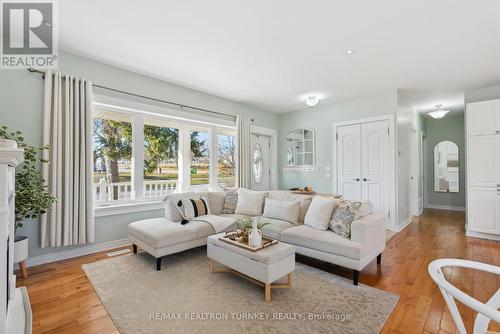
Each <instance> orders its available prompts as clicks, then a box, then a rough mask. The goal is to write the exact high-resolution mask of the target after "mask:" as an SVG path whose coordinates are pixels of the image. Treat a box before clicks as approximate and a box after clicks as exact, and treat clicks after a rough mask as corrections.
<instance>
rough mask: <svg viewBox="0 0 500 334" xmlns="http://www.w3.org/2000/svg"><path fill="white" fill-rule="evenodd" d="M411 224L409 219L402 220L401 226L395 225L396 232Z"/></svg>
mask: <svg viewBox="0 0 500 334" xmlns="http://www.w3.org/2000/svg"><path fill="white" fill-rule="evenodd" d="M410 223H411V218H408V219H406V220H404V221H403V222H402V223H401V224H398V225H396V229H397V232H401V231H402V230H404V228H405V227H406V226H408V225H410Z"/></svg>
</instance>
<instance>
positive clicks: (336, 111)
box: [278, 91, 396, 193]
mask: <svg viewBox="0 0 500 334" xmlns="http://www.w3.org/2000/svg"><path fill="white" fill-rule="evenodd" d="M395 111H396V92H395V91H393V92H383V93H379V94H374V95H369V96H364V97H359V98H356V99H352V100H347V101H341V102H338V103H334V104H327V105H322V104H321V103H320V104H319V105H318V106H317V107H315V108H313V109H310V108H307V109H303V110H300V111H294V112H289V113H285V114H280V115H279V131H278V168H279V171H278V175H279V176H280V177H279V188H280V189H289V188H292V187H298V186H306V185H309V186H312V187H313V189H314V190H315V191H317V192H321V193H331V192H332V178H331V176H330V177H327V175H326V173H330V174H331V171H330V172H327V171H326V170H325V168H330V169H331V167H332V144H333V137H332V136H333V135H332V129H333V123H335V122H341V121H346V120H352V119H358V118H365V117H373V116H380V115H388V114H394V113H395ZM300 127H308V128H311V129H313V130H315V131H316V165H317V167H319V172H290V171H288V172H284V171H282V170H281V169H282V168H283V166H284V162H285V137H286V134H287V133H288V132H289V131H291V130H292V129H294V128H300Z"/></svg>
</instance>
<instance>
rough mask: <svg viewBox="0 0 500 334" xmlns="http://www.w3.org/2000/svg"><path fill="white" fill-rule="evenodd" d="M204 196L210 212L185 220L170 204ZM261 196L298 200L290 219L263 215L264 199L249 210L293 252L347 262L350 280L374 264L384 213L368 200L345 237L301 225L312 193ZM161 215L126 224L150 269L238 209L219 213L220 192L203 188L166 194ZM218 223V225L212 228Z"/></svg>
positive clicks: (230, 221)
mask: <svg viewBox="0 0 500 334" xmlns="http://www.w3.org/2000/svg"><path fill="white" fill-rule="evenodd" d="M203 197H205V198H207V199H208V203H209V207H210V213H211V214H210V215H205V216H201V217H197V218H194V219H191V220H190V221H189V222H188V223H186V224H184V225H183V224H180V223H179V222H181V221H182V220H183V217H182V216H181V214H180V212H179V210H178V209H177V207H176V205H177V203H178V202H179V200H181V199H183V198H190V199H196V198H203ZM265 197H267V198H269V199H273V200H278V201H284V202H285V201H288V202H299V203H300V209H299V215H298V219H297V221H295V222H290V221H286V220H280V219H273V218H268V217H263V216H262V214H263V213H264V212H265V211H266V210H264V209H265V207H264V205H265V203H266V202H265V201H264V203H262V205H261V206H262V207H261V208H258V209H257V210H255V212H256V213H257V212H259V213H260V214H257V215H254V218H253V219H264V220H265V221H266V222H269V223H270V224H268V225H267V226H265V227H264V228H263V230H262V232H263V235H264V236H267V237H270V238H273V239H277V240H279V241H280V242H284V243H287V244H291V245H294V246H295V251H296V253H297V254H302V255H305V256H308V257H312V258H315V259H319V260H322V261H326V262H329V263H332V264H336V265H340V266H343V267H347V268H350V269H352V270H353V283H354V284H355V285H357V284H358V280H359V271H361V270H362V269H363V268H364V267H365V266H366V265H367V264H368V263H370V262H371V261H373V260H375V258H376V259H377V263H378V264H380V261H381V254H382V251H383V250H384V248H385V228H386V218H385V217H384V216H383V215H380V214H374V213H373V212H372V206H371V204H369V203H363V204H362V205H361V208H360V210H359V218H357V219H356V220H355V221H354V222H352V224H351V236H350V238H344V237H341V236H340V235H338V234H336V233H334V232H333V231H332V230H330V229H327V230H318V229H315V228H313V227H311V226H308V225H304V224H303V223H304V217H305V216H306V214H307V212H308V210H309V206H310V203H311V200H312V195H302V194H300V195H299V194H294V193H291V192H289V191H270V192H266V193H265ZM164 202H165V217H163V218H155V219H147V220H141V221H137V222H134V223H131V224H130V225H129V227H128V231H129V239H130V241H131V243H132V244H133V250H134V253H136V252H137V246H139V247H140V248H141V249H143V250H144V251H146V252H148V253H149V254H151V255H152V256H154V257H155V258H156V269H157V270H160V269H161V258H162V257H163V256H166V255H169V254H174V253H178V252H181V251H184V250H187V249H190V248H194V247H199V246H203V245H206V244H207V237H208V236H210V235H213V234H215V233H218V232H220V231H221V230H220V228H221V226H222V227H225V228H224V230H225V231H230V230H233V229H234V227H235V224H236V221H237V220H239V219H240V218H242V217H243V216H242V215H238V214H235V213H223V211H224V202H225V193H224V192H222V191H213V192H205V193H181V194H172V195H169V196H167V197H166V198H165V199H164ZM218 229H219V230H218Z"/></svg>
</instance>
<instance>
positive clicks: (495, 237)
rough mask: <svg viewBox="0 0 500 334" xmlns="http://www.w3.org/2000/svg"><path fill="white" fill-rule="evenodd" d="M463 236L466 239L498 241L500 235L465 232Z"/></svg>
mask: <svg viewBox="0 0 500 334" xmlns="http://www.w3.org/2000/svg"><path fill="white" fill-rule="evenodd" d="M465 235H466V236H467V237H473V238H481V239H488V240H495V241H500V235H496V234H490V233H481V232H472V231H466V232H465Z"/></svg>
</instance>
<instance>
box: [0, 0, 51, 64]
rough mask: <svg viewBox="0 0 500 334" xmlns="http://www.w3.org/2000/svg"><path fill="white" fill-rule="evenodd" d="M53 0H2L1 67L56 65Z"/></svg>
mask: <svg viewBox="0 0 500 334" xmlns="http://www.w3.org/2000/svg"><path fill="white" fill-rule="evenodd" d="M55 9H56V6H55V3H54V1H53V0H43V1H42V0H31V1H29V2H28V1H16V0H2V1H1V15H0V17H1V18H2V24H1V28H2V34H1V37H2V41H1V47H2V50H1V57H2V58H1V63H0V68H2V69H25V68H29V67H34V68H39V69H55V68H57V58H58V57H57V37H58V34H57V20H56V19H57V16H56V10H55Z"/></svg>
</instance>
